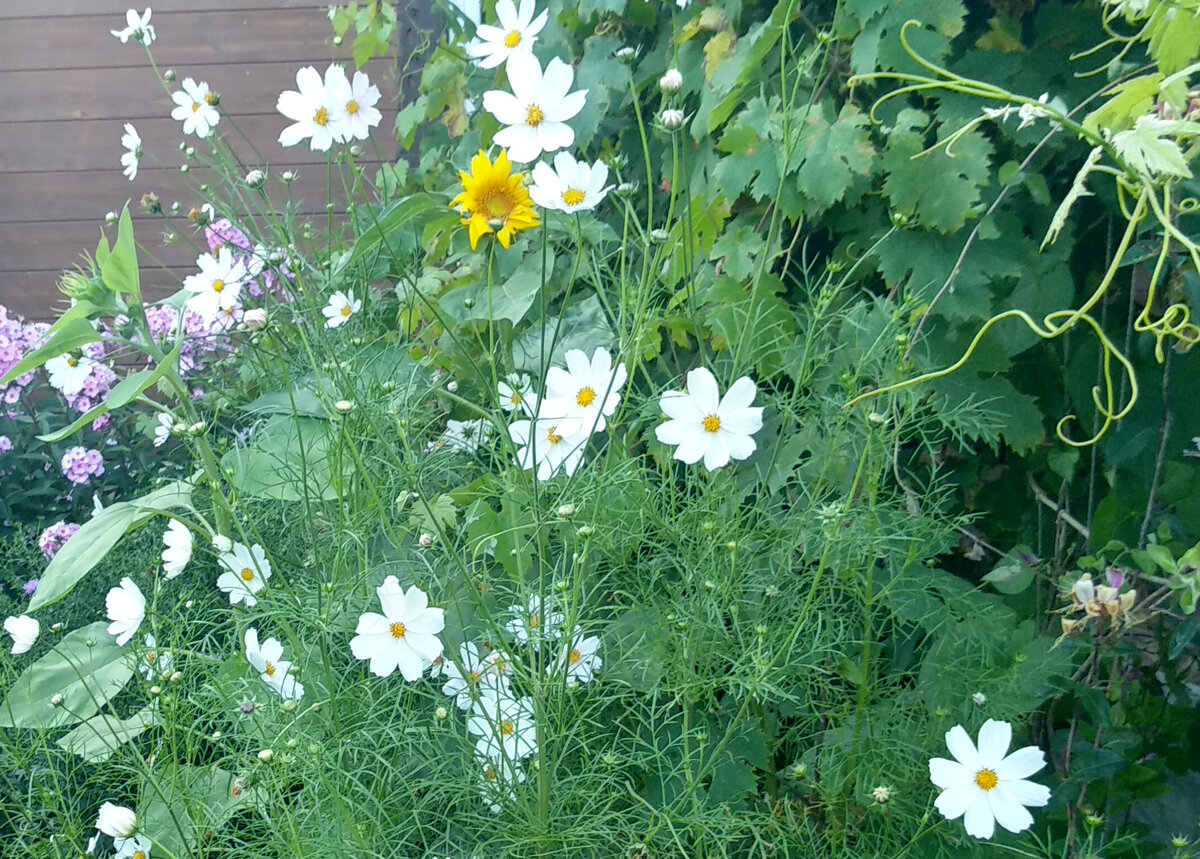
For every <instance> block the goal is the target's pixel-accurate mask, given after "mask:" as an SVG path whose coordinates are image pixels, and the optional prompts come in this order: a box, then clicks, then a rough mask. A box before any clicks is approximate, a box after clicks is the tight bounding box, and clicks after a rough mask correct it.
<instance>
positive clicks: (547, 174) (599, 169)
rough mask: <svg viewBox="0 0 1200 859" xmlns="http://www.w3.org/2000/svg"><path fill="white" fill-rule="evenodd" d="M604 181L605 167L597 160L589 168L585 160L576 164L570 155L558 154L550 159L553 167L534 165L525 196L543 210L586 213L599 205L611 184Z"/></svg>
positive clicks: (605, 178) (606, 170)
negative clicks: (530, 184)
mask: <svg viewBox="0 0 1200 859" xmlns="http://www.w3.org/2000/svg"><path fill="white" fill-rule="evenodd" d="M607 181H608V167H607V166H606V165H605V164H604V163H603V162H601V161H597V162H596V163H595V164H593V165H591V166H589V165H588V163H587V162H586V161H576V160H575V159H574V158H573V157H572V156H571V155H570V153H567V152H560V153H558V154H557V155H555V156H554V168H553V169H551V168H550V165H549V164H546V163H545V162H538V163H537V164H536V165H535V166H534V168H533V185H532V187H530V189H529V196H530V197H532V198H533V202H535V203H537V204H538V205H539V206H541V207H542V208H543V209H557V210H558V211H560V212H566V213H568V214H571V213H573V212H586V211H587V210H589V209H594V208H596V206H598V205H600V201H601V200H603V199H604V196H605V195H606V194H607V193H608V191H609V189H610V188H612V185H605V184H604V183H605V182H607Z"/></svg>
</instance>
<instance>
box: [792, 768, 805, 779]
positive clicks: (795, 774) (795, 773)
mask: <svg viewBox="0 0 1200 859" xmlns="http://www.w3.org/2000/svg"><path fill="white" fill-rule="evenodd" d="M807 777H808V764H794V765H793V766H792V778H794V779H796V781H800V780H801V779H804V778H807Z"/></svg>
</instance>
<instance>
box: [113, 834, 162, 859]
mask: <svg viewBox="0 0 1200 859" xmlns="http://www.w3.org/2000/svg"><path fill="white" fill-rule="evenodd" d="M113 846H114V847H116V842H114V843H113ZM152 846H153V845H152V842H151V841H150V839H149V837H147V836H145V835H135V836H133V837H132V838H126V839H125V840H124V843H123V844H122V845H121V846H120V847H119V848H117V852H116V854H115V855H114V856H113V859H150V848H151V847H152Z"/></svg>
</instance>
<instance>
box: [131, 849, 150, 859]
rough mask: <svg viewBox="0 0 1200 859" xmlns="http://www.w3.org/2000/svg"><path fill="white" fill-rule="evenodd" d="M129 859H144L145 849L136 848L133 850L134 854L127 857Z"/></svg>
mask: <svg viewBox="0 0 1200 859" xmlns="http://www.w3.org/2000/svg"><path fill="white" fill-rule="evenodd" d="M129 859H146V851H145V850H137V851H135V852H134V854H133V855H132V856H131V857H129Z"/></svg>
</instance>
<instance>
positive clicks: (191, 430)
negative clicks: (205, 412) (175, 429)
mask: <svg viewBox="0 0 1200 859" xmlns="http://www.w3.org/2000/svg"><path fill="white" fill-rule="evenodd" d="M204 427H205V424H204V421H196V422H195V423H194V424H192V425H191V426H190V427H188V428H187V433H188V435H191V436H196V435H200V434H201V433H203V432H204Z"/></svg>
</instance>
